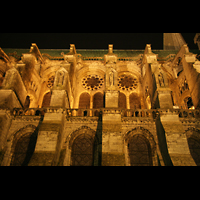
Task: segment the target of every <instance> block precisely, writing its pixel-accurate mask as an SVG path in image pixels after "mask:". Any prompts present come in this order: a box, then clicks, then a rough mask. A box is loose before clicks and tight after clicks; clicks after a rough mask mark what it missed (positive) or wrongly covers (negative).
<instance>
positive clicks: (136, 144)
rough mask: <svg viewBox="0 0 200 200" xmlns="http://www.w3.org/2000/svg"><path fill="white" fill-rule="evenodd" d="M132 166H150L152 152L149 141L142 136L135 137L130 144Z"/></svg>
mask: <svg viewBox="0 0 200 200" xmlns="http://www.w3.org/2000/svg"><path fill="white" fill-rule="evenodd" d="M128 152H129V158H130V164H131V166H150V165H152V161H151V151H150V145H149V144H148V141H147V139H146V138H145V137H144V136H142V135H134V136H133V137H132V138H131V139H130V141H129V143H128Z"/></svg>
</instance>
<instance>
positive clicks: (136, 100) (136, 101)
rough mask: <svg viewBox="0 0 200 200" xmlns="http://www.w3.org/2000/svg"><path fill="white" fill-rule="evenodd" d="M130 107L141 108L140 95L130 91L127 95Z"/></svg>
mask: <svg viewBox="0 0 200 200" xmlns="http://www.w3.org/2000/svg"><path fill="white" fill-rule="evenodd" d="M129 101H130V109H141V101H140V97H139V96H138V95H137V94H134V93H132V94H131V95H130V96H129Z"/></svg>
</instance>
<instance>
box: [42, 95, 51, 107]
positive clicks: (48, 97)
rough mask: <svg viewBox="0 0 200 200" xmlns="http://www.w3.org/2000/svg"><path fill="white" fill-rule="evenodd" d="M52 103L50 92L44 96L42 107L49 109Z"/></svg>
mask: <svg viewBox="0 0 200 200" xmlns="http://www.w3.org/2000/svg"><path fill="white" fill-rule="evenodd" d="M50 102H51V92H48V93H46V94H45V95H44V98H43V102H42V107H49V106H50Z"/></svg>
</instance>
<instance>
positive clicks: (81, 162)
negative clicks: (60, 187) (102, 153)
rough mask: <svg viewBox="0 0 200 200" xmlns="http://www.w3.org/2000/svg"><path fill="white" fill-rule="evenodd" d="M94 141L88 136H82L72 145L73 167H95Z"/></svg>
mask: <svg viewBox="0 0 200 200" xmlns="http://www.w3.org/2000/svg"><path fill="white" fill-rule="evenodd" d="M93 146H94V139H93V138H92V137H91V136H90V135H88V134H81V135H79V136H78V137H76V138H75V140H74V142H73V145H72V155H71V158H72V166H92V165H93V152H94V151H93Z"/></svg>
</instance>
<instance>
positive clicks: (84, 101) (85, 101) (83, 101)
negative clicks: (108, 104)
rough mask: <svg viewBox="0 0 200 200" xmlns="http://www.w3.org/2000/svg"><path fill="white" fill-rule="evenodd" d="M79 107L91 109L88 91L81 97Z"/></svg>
mask: <svg viewBox="0 0 200 200" xmlns="http://www.w3.org/2000/svg"><path fill="white" fill-rule="evenodd" d="M79 108H87V109H90V95H89V94H88V93H86V92H85V93H83V94H81V96H80V99H79Z"/></svg>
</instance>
